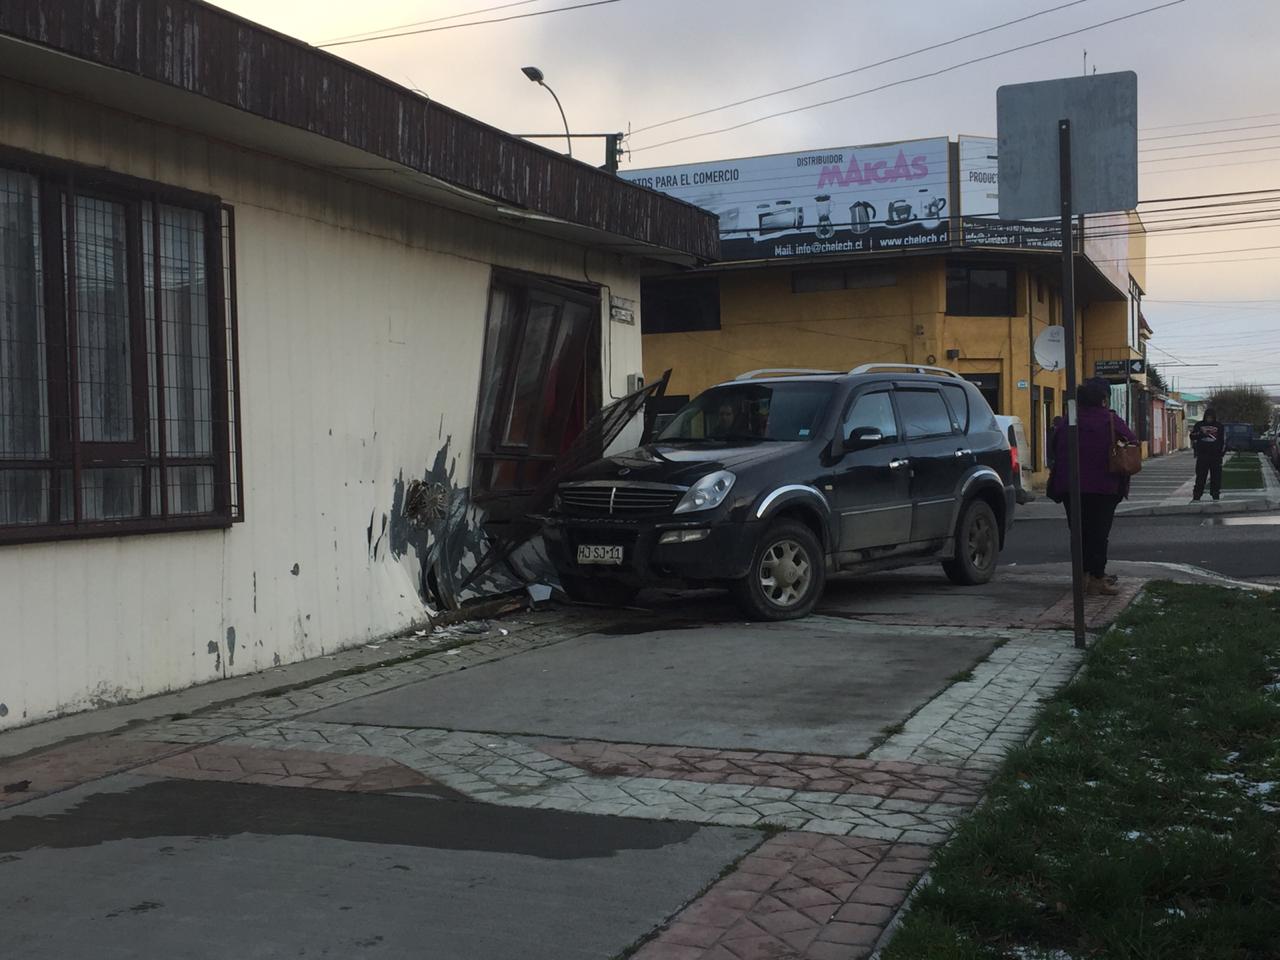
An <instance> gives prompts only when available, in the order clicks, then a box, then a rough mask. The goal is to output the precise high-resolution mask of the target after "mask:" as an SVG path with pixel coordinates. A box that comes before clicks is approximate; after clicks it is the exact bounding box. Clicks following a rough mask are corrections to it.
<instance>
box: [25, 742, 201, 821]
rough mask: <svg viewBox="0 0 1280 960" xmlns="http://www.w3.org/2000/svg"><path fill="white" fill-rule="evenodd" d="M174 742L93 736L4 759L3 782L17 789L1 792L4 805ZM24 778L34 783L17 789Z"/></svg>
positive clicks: (166, 749)
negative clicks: (39, 751) (24, 755)
mask: <svg viewBox="0 0 1280 960" xmlns="http://www.w3.org/2000/svg"><path fill="white" fill-rule="evenodd" d="M185 749H186V747H176V746H174V744H172V743H147V742H144V741H141V740H130V739H126V738H124V737H111V736H103V737H90V738H88V739H85V740H76V741H73V742H71V743H65V744H63V745H62V746H59V747H54V748H53V749H52V750H45V751H44V752H43V753H38V754H33V755H31V756H28V757H18V758H16V759H13V760H4V761H0V785H2V786H10V785H12V787H13V788H15V789H13V792H7V793H0V807H5V806H12V805H13V804H15V803H22V802H24V801H26V800H34V799H36V798H37V797H42V796H45V795H46V794H50V793H55V792H57V791H59V790H66V789H69V788H70V787H74V786H78V785H79V784H82V783H88V782H89V781H90V780H98V779H100V778H102V777H106V776H110V775H111V774H113V773H121V772H123V771H125V770H129V769H132V768H134V767H136V766H138V765H139V764H143V763H147V762H149V761H153V760H156V759H158V758H160V757H163V756H165V755H166V754H171V753H173V752H174V751H175V750H185ZM24 781H30V783H29V784H28V785H27V786H26V787H25V788H23V789H16V788H17V787H18V786H19V785H20V784H22V783H23V782H24Z"/></svg>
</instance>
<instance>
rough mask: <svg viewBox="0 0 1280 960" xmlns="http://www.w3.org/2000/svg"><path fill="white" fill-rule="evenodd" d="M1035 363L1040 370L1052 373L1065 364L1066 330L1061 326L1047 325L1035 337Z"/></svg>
mask: <svg viewBox="0 0 1280 960" xmlns="http://www.w3.org/2000/svg"><path fill="white" fill-rule="evenodd" d="M1035 355H1036V363H1038V364H1040V368H1041V369H1042V370H1048V371H1049V372H1050V373H1053V372H1054V371H1055V370H1061V369H1062V368H1063V367H1065V366H1066V365H1067V348H1066V331H1065V330H1064V329H1063V328H1062V327H1047V328H1046V329H1044V330H1043V331H1041V333H1040V336H1038V337H1036V345H1035Z"/></svg>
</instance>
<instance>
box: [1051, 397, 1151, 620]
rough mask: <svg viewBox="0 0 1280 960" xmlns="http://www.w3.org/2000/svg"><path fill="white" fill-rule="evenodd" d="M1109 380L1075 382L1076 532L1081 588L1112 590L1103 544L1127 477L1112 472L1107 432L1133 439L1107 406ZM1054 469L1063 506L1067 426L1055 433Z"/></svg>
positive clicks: (1054, 487)
mask: <svg viewBox="0 0 1280 960" xmlns="http://www.w3.org/2000/svg"><path fill="white" fill-rule="evenodd" d="M1110 396H1111V386H1110V384H1108V383H1107V381H1105V380H1101V379H1096V378H1095V379H1092V380H1086V381H1085V382H1084V383H1082V384H1080V386H1079V387H1077V388H1076V405H1077V410H1078V412H1077V417H1078V422H1079V433H1080V514H1081V515H1080V537H1081V539H1082V540H1083V541H1084V572H1085V575H1086V578H1087V579H1086V581H1085V592H1086V593H1088V594H1091V595H1097V594H1105V595H1107V596H1114V595H1115V594H1117V593H1119V592H1120V591H1119V590H1118V589H1117V588H1116V587H1115V586H1114V584H1113V583H1112V582H1111V581H1110V580H1108V579H1107V546H1108V543H1109V541H1110V538H1111V524H1112V523H1113V522H1114V521H1115V516H1116V507H1118V506H1119V505H1120V501H1121V500H1123V499H1124V498H1125V497H1127V496H1128V495H1129V478H1128V477H1126V476H1120V475H1118V474H1114V473H1111V472H1110V467H1111V456H1110V454H1111V437H1112V432H1113V431H1114V434H1115V437H1116V439H1117V440H1120V439H1123V440H1126V441H1127V442H1129V443H1137V442H1138V438H1137V437H1136V436H1134V433H1133V431H1132V430H1130V429H1129V425H1128V424H1127V423H1125V422H1124V420H1122V419H1121V418H1120V417H1119V416H1118V415H1117V414H1116V413H1115V412H1113V411H1112V410H1110V409H1108V408H1107V401H1108V400H1109V399H1110ZM1053 439H1054V444H1053V447H1054V450H1053V452H1054V458H1053V471H1052V473H1051V474H1050V475H1049V496H1050V498H1052V499H1053V500H1055V501H1056V502H1058V503H1061V504H1063V505H1064V506H1065V507H1066V509H1067V520H1068V522H1071V523H1074V522H1075V518H1074V517H1072V516H1071V500H1070V497H1069V495H1068V489H1069V483H1070V475H1069V473H1070V470H1069V467H1068V460H1067V430H1066V429H1065V424H1064V427H1063V429H1060V430H1058V431H1057V433H1056V434H1055V435H1054V438H1053Z"/></svg>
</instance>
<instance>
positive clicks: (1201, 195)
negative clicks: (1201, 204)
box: [1138, 187, 1280, 207]
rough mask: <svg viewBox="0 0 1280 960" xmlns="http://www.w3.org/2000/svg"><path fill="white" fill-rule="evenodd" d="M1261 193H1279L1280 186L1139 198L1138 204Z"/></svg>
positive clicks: (1245, 195)
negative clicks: (1263, 188)
mask: <svg viewBox="0 0 1280 960" xmlns="http://www.w3.org/2000/svg"><path fill="white" fill-rule="evenodd" d="M1262 193H1280V187H1270V188H1268V189H1265V190H1228V191H1227V192H1226V193H1197V194H1190V195H1188V196H1185V197H1158V198H1156V199H1153V200H1139V201H1138V206H1140V207H1142V206H1146V205H1147V204H1149V203H1181V202H1182V201H1184V200H1217V199H1219V198H1221V197H1252V196H1257V195H1258V194H1262Z"/></svg>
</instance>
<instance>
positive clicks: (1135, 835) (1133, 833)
mask: <svg viewBox="0 0 1280 960" xmlns="http://www.w3.org/2000/svg"><path fill="white" fill-rule="evenodd" d="M1124 838H1125V839H1126V840H1145V839H1146V838H1147V835H1146V834H1145V833H1143V832H1142V831H1140V830H1130V831H1129V832H1128V833H1126V834H1125V835H1124Z"/></svg>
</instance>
